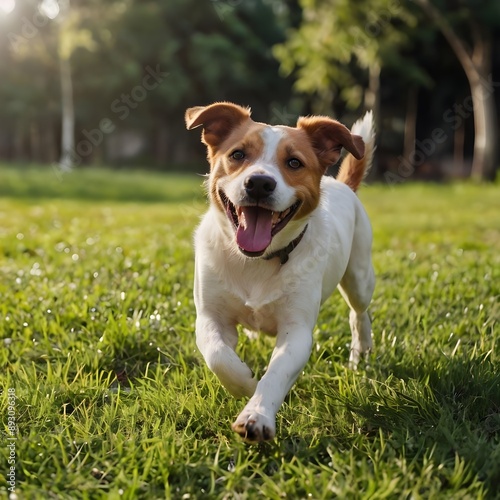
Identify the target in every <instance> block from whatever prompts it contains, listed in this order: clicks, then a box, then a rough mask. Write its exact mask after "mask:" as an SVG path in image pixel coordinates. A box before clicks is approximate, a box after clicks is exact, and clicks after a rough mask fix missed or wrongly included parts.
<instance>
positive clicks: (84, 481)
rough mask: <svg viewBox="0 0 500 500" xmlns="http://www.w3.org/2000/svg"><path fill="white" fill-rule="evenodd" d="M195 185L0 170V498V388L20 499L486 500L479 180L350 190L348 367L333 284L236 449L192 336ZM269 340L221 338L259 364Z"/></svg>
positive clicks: (490, 477) (491, 243)
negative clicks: (357, 311) (280, 389)
mask: <svg viewBox="0 0 500 500" xmlns="http://www.w3.org/2000/svg"><path fill="white" fill-rule="evenodd" d="M200 185H201V179H200V178H197V177H195V176H193V178H187V177H181V178H179V177H171V176H162V175H160V174H147V173H132V174H126V173H119V174H116V173H110V172H107V171H96V170H88V171H76V172H73V173H69V174H65V175H64V176H63V177H62V179H57V177H56V178H55V179H54V173H53V172H52V171H51V170H50V168H49V169H48V170H47V171H46V172H45V173H43V172H40V171H39V170H30V169H27V170H26V169H25V170H17V171H16V170H13V169H0V186H1V189H2V192H3V195H4V197H3V199H1V200H0V273H1V276H2V279H1V282H0V299H1V300H0V318H1V321H0V342H1V343H2V345H0V381H1V384H0V386H1V387H2V388H3V389H4V391H3V394H2V395H1V396H0V412H1V415H2V417H1V418H2V422H3V427H2V429H1V436H2V439H1V443H0V469H1V478H0V497H2V496H5V494H6V493H8V492H7V490H6V472H7V467H8V466H7V463H6V462H7V458H8V457H7V454H8V448H7V437H8V432H7V431H8V429H7V413H8V411H7V394H8V392H7V389H8V388H14V389H15V392H16V396H17V400H16V407H15V414H16V419H17V421H16V422H17V425H18V428H19V434H18V438H17V441H16V457H17V466H16V476H17V477H16V481H17V490H16V493H17V495H18V498H21V499H23V498H27V499H32V498H33V499H36V498H57V499H60V498H62V499H66V498H67V499H70V498H71V499H74V498H111V499H114V498H124V499H134V498H145V499H146V498H147V499H152V498H175V499H177V498H179V499H183V498H184V499H187V498H221V499H222V498H228V499H229V498H259V497H260V498H272V499H274V498H276V499H277V498H285V497H286V498H313V499H322V498H335V497H338V498H349V499H351V498H352V499H357V498H360V499H361V498H363V499H364V498H366V499H368V498H370V499H379V498H380V499H381V498H394V499H399V498H408V499H409V498H412V499H419V498H422V499H426V498H431V499H434V498H440V499H441V498H445V499H446V498H448V499H466V498H470V499H476V498H480V499H481V498H499V494H498V493H497V491H498V484H499V482H500V369H499V368H500V359H499V352H498V341H499V336H500V332H499V330H500V329H499V316H500V306H499V302H500V301H499V297H500V289H499V283H500V222H499V220H500V219H499V214H498V209H499V202H498V200H499V199H500V188H499V187H498V186H469V185H454V186H441V187H439V186H433V185H428V186H424V185H409V184H408V185H401V186H397V187H395V188H389V187H387V186H369V187H364V188H363V189H362V190H361V192H360V197H361V198H362V200H363V202H364V203H365V206H366V207H367V210H368V212H369V214H370V216H371V219H372V223H373V226H374V232H375V246H374V254H373V255H374V263H375V267H376V271H377V275H378V283H377V288H376V292H375V297H374V300H373V305H372V308H371V311H372V316H373V328H374V343H375V350H374V353H373V355H372V358H371V360H370V363H369V364H367V365H365V366H364V367H362V369H360V370H359V371H357V372H352V371H350V370H348V369H347V368H346V362H347V359H348V343H349V341H350V333H349V326H348V319H347V312H348V311H347V307H346V306H345V304H344V303H343V301H342V299H341V298H340V296H339V295H338V294H336V295H334V296H333V297H332V298H331V299H330V300H329V301H328V302H327V303H326V304H325V305H324V306H323V308H322V310H321V314H320V317H319V320H318V324H317V328H316V330H315V332H314V339H315V347H314V349H313V353H312V356H311V359H310V361H309V363H308V365H307V366H306V368H305V370H304V373H303V375H302V376H301V377H300V378H299V380H298V382H297V384H296V385H295V386H294V388H293V389H292V391H291V393H290V395H289V396H288V397H287V400H286V402H285V404H284V405H283V408H282V410H281V411H280V412H279V414H278V420H277V433H278V437H277V439H276V440H275V441H274V442H272V443H270V444H264V445H260V446H247V445H245V444H244V443H242V442H241V441H240V439H239V438H238V437H237V436H236V435H235V434H233V432H232V431H231V430H230V423H231V422H232V421H233V419H234V418H235V417H236V416H237V415H238V413H239V411H240V410H241V409H242V407H243V405H244V402H243V401H238V400H236V399H234V398H232V397H230V396H229V395H228V394H227V393H226V391H225V390H224V389H223V388H222V387H221V385H220V384H219V382H218V381H217V379H216V378H215V377H214V376H213V375H212V374H211V373H210V372H209V371H208V369H207V368H206V367H205V364H204V362H203V360H202V358H201V355H200V354H199V353H198V352H197V350H196V346H195V341H194V333H193V330H194V320H195V311H194V304H193V299H192V279H193V252H192V243H191V233H192V230H193V228H194V227H195V225H196V223H197V221H198V218H199V216H200V214H201V213H202V212H203V210H204V208H205V202H204V201H203V198H202V196H201V194H202V190H201V187H200ZM6 186H9V188H7V187H6ZM6 195H10V196H6ZM271 349H272V341H271V340H270V339H267V338H259V339H258V340H257V341H249V340H246V339H245V340H243V339H242V346H241V352H242V354H243V355H244V356H245V358H246V359H247V360H249V362H250V363H251V364H252V365H253V366H254V367H255V368H256V370H257V371H260V373H262V371H263V369H264V367H265V365H266V363H267V360H268V359H269V356H270V352H271Z"/></svg>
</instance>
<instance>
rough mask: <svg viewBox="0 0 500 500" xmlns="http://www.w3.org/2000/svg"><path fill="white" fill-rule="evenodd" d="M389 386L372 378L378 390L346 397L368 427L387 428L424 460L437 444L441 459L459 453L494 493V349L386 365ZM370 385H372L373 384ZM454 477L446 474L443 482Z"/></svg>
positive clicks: (498, 405) (498, 427) (497, 471)
mask: <svg viewBox="0 0 500 500" xmlns="http://www.w3.org/2000/svg"><path fill="white" fill-rule="evenodd" d="M385 368H386V369H387V373H388V374H389V373H390V374H391V375H389V378H388V382H387V386H386V384H385V383H384V384H379V383H377V382H376V381H370V382H372V383H371V384H368V385H370V386H371V389H372V393H371V394H366V392H365V391H363V392H365V394H364V397H363V398H359V399H354V398H352V395H351V397H349V398H343V401H342V402H343V404H345V405H346V407H347V408H348V409H349V411H351V412H352V413H353V414H355V415H356V416H357V418H358V419H360V422H362V426H363V429H364V431H365V432H367V433H368V434H374V433H378V432H380V431H382V432H383V433H384V434H386V435H387V439H388V441H389V443H390V444H391V446H392V447H394V449H395V450H398V449H402V448H404V449H405V454H406V456H407V457H413V460H417V461H422V466H423V460H424V459H425V457H426V452H428V451H429V450H431V449H432V453H431V455H432V458H433V460H435V461H436V462H437V463H449V464H455V466H453V465H451V466H450V467H452V468H453V467H454V468H455V470H456V469H457V465H456V464H457V458H458V459H459V460H462V461H463V463H464V464H465V470H464V471H462V474H463V475H466V473H467V471H468V472H469V475H470V481H473V480H474V476H475V477H476V478H477V479H478V480H479V481H481V482H482V483H483V484H484V486H485V489H486V491H487V492H488V493H487V497H488V498H495V495H496V494H497V493H496V492H497V488H498V484H500V466H499V457H500V373H499V371H498V365H496V364H495V363H494V362H492V361H491V360H490V358H489V356H488V354H486V355H483V356H479V357H477V358H472V359H468V358H466V357H459V356H456V357H451V358H449V357H443V359H440V360H438V361H437V362H436V360H430V362H429V363H424V362H420V363H416V364H411V365H408V364H406V365H402V364H399V363H398V364H396V363H394V364H393V365H392V366H391V365H388V366H386V367H385ZM368 390H369V389H368ZM449 481H450V477H447V476H443V478H442V482H443V485H446V483H447V482H449Z"/></svg>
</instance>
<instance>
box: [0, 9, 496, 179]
mask: <svg viewBox="0 0 500 500" xmlns="http://www.w3.org/2000/svg"><path fill="white" fill-rule="evenodd" d="M0 35H1V36H0V103H1V106H0V164H2V165H4V166H6V165H19V166H26V165H46V166H52V168H53V169H54V168H55V169H56V170H58V171H60V172H67V171H69V170H71V169H73V168H78V169H85V168H87V167H88V166H106V167H110V168H114V169H124V168H137V167H140V168H147V169H155V170H160V171H191V172H199V173H203V172H205V171H206V168H207V166H206V162H205V160H204V156H205V152H204V149H203V147H202V145H201V144H200V142H199V139H200V137H199V133H198V132H190V133H189V132H187V131H186V130H185V127H184V118H183V116H184V111H185V109H186V108H187V107H190V106H196V105H204V104H209V103H211V102H213V101H220V100H230V101H234V102H237V103H239V104H242V105H248V106H250V107H251V108H252V112H253V118H254V119H255V120H257V121H265V122H270V123H273V124H286V125H294V124H295V122H296V119H297V117H298V116H299V115H304V114H312V113H314V114H317V113H319V114H327V115H330V116H333V117H336V118H338V119H339V120H341V121H342V122H344V123H345V124H346V125H348V126H350V125H351V124H352V123H353V122H354V121H355V120H356V119H357V118H358V117H359V116H360V115H361V114H362V113H363V112H364V110H366V109H374V110H375V111H376V117H377V126H378V155H377V164H376V168H375V169H374V173H373V176H374V178H376V179H379V180H382V181H384V182H387V183H390V184H394V183H400V182H404V181H406V180H408V179H418V180H423V179H425V180H448V179H456V178H470V177H472V178H475V179H481V180H493V179H494V178H495V177H496V175H497V169H498V151H497V144H498V139H499V132H498V131H499V129H498V112H499V103H498V98H497V97H498V92H499V89H500V51H499V50H498V49H499V48H500V2H499V1H498V0H413V1H406V0H405V1H403V0H370V1H368V0H357V1H352V0H298V1H293V0H292V1H285V0H154V1H149V0H107V1H106V2H103V1H97V0H78V1H77V0H71V1H70V0H42V1H39V0H0Z"/></svg>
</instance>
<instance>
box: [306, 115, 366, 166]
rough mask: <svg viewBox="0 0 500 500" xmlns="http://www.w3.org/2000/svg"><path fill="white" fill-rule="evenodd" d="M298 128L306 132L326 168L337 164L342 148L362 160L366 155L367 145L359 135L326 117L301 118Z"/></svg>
mask: <svg viewBox="0 0 500 500" xmlns="http://www.w3.org/2000/svg"><path fill="white" fill-rule="evenodd" d="M297 128H301V129H303V130H305V132H306V133H307V135H308V136H309V140H310V141H311V144H312V146H313V148H314V150H315V152H316V155H317V157H318V159H319V161H320V163H321V164H322V165H323V166H324V167H325V169H326V168H328V167H329V166H331V165H333V164H335V163H337V161H338V159H339V158H340V152H341V150H342V148H345V149H347V151H349V153H351V154H352V155H353V156H354V158H356V159H357V160H360V159H361V158H363V156H364V154H365V143H364V142H363V139H362V138H361V136H359V135H354V134H351V132H350V131H349V129H348V128H347V127H345V126H344V125H342V124H341V123H339V122H338V121H336V120H332V119H331V118H328V117H326V116H307V117H304V116H301V117H300V118H299V119H298V121H297Z"/></svg>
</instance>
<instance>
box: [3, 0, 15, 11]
mask: <svg viewBox="0 0 500 500" xmlns="http://www.w3.org/2000/svg"><path fill="white" fill-rule="evenodd" d="M15 7H16V0H0V10H3V11H4V12H5V13H6V14H10V13H11V12H12V11H13V10H14V9H15Z"/></svg>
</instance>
